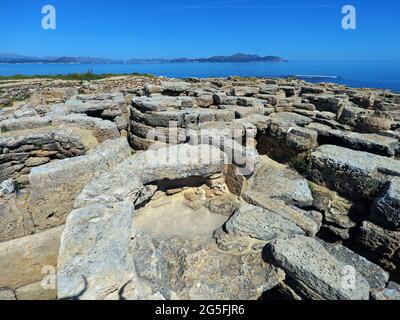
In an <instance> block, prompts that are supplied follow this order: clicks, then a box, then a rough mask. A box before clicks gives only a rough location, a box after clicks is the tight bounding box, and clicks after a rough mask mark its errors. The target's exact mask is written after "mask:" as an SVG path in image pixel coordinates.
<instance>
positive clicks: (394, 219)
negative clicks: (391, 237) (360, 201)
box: [372, 178, 400, 230]
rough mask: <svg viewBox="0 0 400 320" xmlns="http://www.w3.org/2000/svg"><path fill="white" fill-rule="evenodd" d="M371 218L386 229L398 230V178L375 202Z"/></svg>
mask: <svg viewBox="0 0 400 320" xmlns="http://www.w3.org/2000/svg"><path fill="white" fill-rule="evenodd" d="M372 217H373V218H374V219H376V220H377V221H378V222H379V223H380V224H382V225H383V226H384V227H386V228H388V229H392V230H400V178H393V179H392V180H391V181H390V182H389V183H388V184H387V186H386V187H385V188H384V191H383V192H382V194H381V195H380V196H379V197H378V198H377V199H376V200H375V202H374V204H373V206H372Z"/></svg>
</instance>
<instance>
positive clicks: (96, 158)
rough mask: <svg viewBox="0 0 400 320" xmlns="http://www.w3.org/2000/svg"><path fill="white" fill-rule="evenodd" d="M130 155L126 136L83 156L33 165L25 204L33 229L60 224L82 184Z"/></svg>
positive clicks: (62, 222) (110, 141)
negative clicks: (33, 224)
mask: <svg viewBox="0 0 400 320" xmlns="http://www.w3.org/2000/svg"><path fill="white" fill-rule="evenodd" d="M130 155H131V149H130V148H129V145H128V143H127V141H126V138H120V139H117V140H108V141H106V142H104V143H103V144H101V145H99V146H98V147H97V148H96V149H94V150H93V151H92V152H90V153H88V154H87V155H85V156H81V157H75V158H71V159H65V160H60V161H57V162H52V163H49V164H46V165H43V166H40V167H35V168H33V170H32V171H31V173H30V175H29V182H30V186H31V192H30V195H29V199H28V203H29V208H30V212H31V215H32V219H33V221H34V223H35V225H36V227H37V229H38V230H45V229H47V228H49V227H51V226H57V225H60V224H64V222H65V219H66V216H67V215H68V214H69V213H70V212H71V210H72V208H73V204H74V201H75V199H76V197H77V195H78V194H79V193H80V192H81V191H82V189H83V188H84V187H85V185H86V184H87V183H88V182H90V181H91V180H92V179H93V178H94V177H95V176H97V175H99V174H100V173H101V172H104V171H107V170H110V168H113V167H114V166H116V165H117V164H118V163H120V162H121V161H123V160H124V159H126V158H128V157H129V156H130Z"/></svg>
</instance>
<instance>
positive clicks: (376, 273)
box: [321, 241, 389, 290]
mask: <svg viewBox="0 0 400 320" xmlns="http://www.w3.org/2000/svg"><path fill="white" fill-rule="evenodd" d="M321 244H322V245H323V246H324V248H325V249H326V250H327V251H328V252H329V253H330V254H331V255H333V256H334V257H335V258H336V259H337V260H339V261H340V262H343V263H344V264H346V265H350V266H353V267H354V268H355V269H356V270H357V272H359V273H360V274H361V275H362V276H363V277H364V278H365V280H367V281H368V283H369V285H370V287H371V290H381V289H383V288H385V287H386V284H387V282H388V281H389V273H387V272H386V271H384V270H383V269H382V268H381V267H379V266H377V265H376V264H374V263H372V262H370V261H368V260H367V259H365V258H364V257H362V256H360V255H358V254H356V253H354V252H353V251H351V250H350V249H348V248H346V247H344V246H342V245H340V244H330V243H327V242H324V241H321Z"/></svg>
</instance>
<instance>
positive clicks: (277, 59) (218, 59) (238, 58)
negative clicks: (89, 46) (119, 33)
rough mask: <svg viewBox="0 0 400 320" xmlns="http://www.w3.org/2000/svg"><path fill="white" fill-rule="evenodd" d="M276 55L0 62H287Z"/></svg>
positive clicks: (12, 57)
mask: <svg viewBox="0 0 400 320" xmlns="http://www.w3.org/2000/svg"><path fill="white" fill-rule="evenodd" d="M287 61H288V60H286V59H283V58H281V57H278V56H259V55H256V54H245V53H237V54H234V55H231V56H213V57H210V58H195V59H192V58H175V59H162V58H148V59H127V60H117V59H104V58H96V57H67V56H63V57H43V58H38V57H30V56H23V55H18V54H14V53H0V63H76V64H121V63H127V64H136V63H143V64H144V63H204V62H214V63H222V62H287Z"/></svg>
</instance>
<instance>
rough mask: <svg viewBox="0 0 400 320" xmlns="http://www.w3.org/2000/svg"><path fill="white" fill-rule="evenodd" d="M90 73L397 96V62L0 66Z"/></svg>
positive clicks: (27, 71) (9, 70) (0, 68)
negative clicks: (265, 81)
mask: <svg viewBox="0 0 400 320" xmlns="http://www.w3.org/2000/svg"><path fill="white" fill-rule="evenodd" d="M88 71H90V72H93V73H96V74H103V73H118V74H120V73H148V74H152V75H156V76H166V77H170V78H188V77H197V78H207V77H229V76H242V77H279V78H280V77H297V78H299V79H303V80H306V81H309V82H313V83H320V82H330V83H337V84H343V85H347V86H349V87H355V88H379V89H389V90H392V91H394V92H397V93H400V60H398V61H300V60H299V61H295V60H293V61H289V62H285V63H269V62H245V63H243V62H242V63H159V64H0V75H2V76H10V75H16V74H22V75H44V74H68V73H82V72H88Z"/></svg>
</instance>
